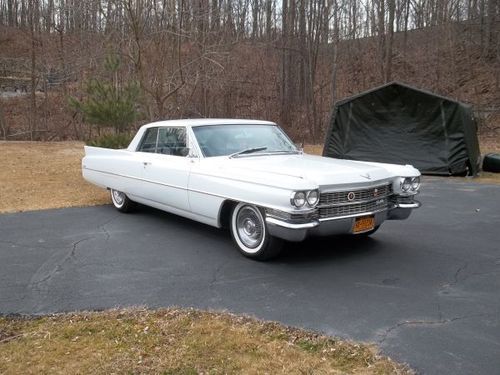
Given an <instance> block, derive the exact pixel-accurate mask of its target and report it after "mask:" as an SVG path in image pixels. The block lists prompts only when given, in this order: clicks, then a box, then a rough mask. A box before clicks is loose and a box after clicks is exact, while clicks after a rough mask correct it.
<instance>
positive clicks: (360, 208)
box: [319, 198, 387, 218]
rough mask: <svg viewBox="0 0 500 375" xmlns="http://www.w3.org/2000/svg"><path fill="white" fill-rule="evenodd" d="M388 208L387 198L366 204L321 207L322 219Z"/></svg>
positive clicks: (320, 215)
mask: <svg viewBox="0 0 500 375" xmlns="http://www.w3.org/2000/svg"><path fill="white" fill-rule="evenodd" d="M386 208H387V198H380V199H376V200H372V201H369V202H364V203H354V204H345V205H340V206H330V207H321V208H320V209H319V217H320V218H329V217H336V216H349V215H356V214H362V213H368V212H374V211H380V210H384V209H386Z"/></svg>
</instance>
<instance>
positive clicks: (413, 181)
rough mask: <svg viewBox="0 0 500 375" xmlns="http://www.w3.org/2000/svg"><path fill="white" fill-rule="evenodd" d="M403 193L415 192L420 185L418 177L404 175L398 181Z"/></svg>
mask: <svg viewBox="0 0 500 375" xmlns="http://www.w3.org/2000/svg"><path fill="white" fill-rule="evenodd" d="M400 186H401V190H402V191H403V193H415V192H417V190H418V188H419V187H420V177H405V178H403V179H401V182H400Z"/></svg>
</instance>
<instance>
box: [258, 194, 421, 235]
mask: <svg viewBox="0 0 500 375" xmlns="http://www.w3.org/2000/svg"><path fill="white" fill-rule="evenodd" d="M420 206H421V204H420V202H418V201H414V202H413V203H398V204H392V205H391V206H389V207H388V208H387V209H384V210H380V211H377V212H364V213H360V214H356V215H350V216H343V217H333V218H326V219H313V220H311V221H308V222H305V223H292V222H288V221H285V220H281V219H277V218H274V217H269V216H268V217H266V223H267V228H268V230H269V234H270V235H271V236H274V237H278V238H282V239H284V240H287V241H293V242H297V241H302V240H304V239H305V238H306V237H307V236H332V235H336V234H349V233H352V228H353V225H354V220H355V219H356V218H357V217H361V216H369V215H373V216H374V217H375V226H378V225H380V224H382V223H383V222H384V221H385V220H404V219H406V218H408V216H410V214H411V211H412V210H413V209H414V208H419V207H420Z"/></svg>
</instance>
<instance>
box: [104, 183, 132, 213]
mask: <svg viewBox="0 0 500 375" xmlns="http://www.w3.org/2000/svg"><path fill="white" fill-rule="evenodd" d="M109 192H110V194H111V201H112V202H113V206H115V208H116V209H117V210H118V211H120V212H130V211H132V210H133V209H134V208H135V202H133V201H131V200H130V198H129V197H127V195H126V194H125V193H123V192H121V191H118V190H114V189H110V190H109Z"/></svg>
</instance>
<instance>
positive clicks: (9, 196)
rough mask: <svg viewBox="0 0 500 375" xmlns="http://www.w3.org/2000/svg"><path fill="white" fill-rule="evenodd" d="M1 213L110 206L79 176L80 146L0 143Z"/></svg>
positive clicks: (100, 192) (102, 192) (104, 194)
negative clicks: (105, 204) (97, 205)
mask: <svg viewBox="0 0 500 375" xmlns="http://www.w3.org/2000/svg"><path fill="white" fill-rule="evenodd" d="M0 156H1V157H0V197H2V199H0V213H5V212H15V211H27V210H39V209H46V208H60V207H69V206H89V205H96V204H104V203H108V202H109V198H108V194H107V192H106V191H105V190H103V189H99V188H96V187H95V186H93V185H91V184H88V183H86V182H85V181H84V180H83V178H82V175H81V159H82V157H83V143H80V142H58V143H49V142H0Z"/></svg>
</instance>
